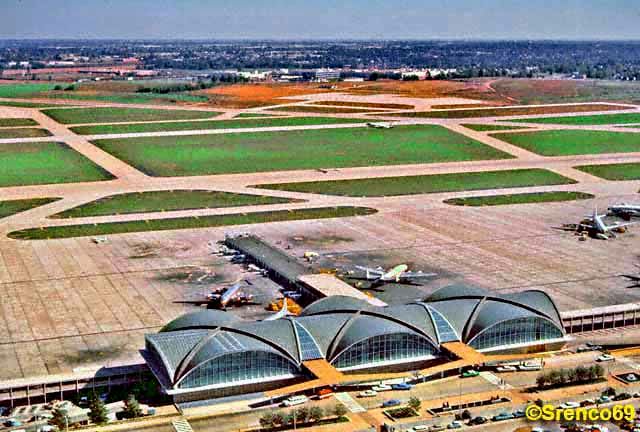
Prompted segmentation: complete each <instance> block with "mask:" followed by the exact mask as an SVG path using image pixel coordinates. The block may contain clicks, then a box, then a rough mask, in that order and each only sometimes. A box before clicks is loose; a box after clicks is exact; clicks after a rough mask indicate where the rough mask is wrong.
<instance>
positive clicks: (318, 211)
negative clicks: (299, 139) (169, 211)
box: [8, 207, 376, 240]
mask: <svg viewBox="0 0 640 432" xmlns="http://www.w3.org/2000/svg"><path fill="white" fill-rule="evenodd" d="M374 213H376V210H375V209H371V208H367V207H320V208H309V209H300V210H278V211H266V212H253V213H233V214H226V215H212V216H201V217H185V218H172V219H152V220H136V221H130V222H110V223H103V224H84V225H67V226H55V227H44V228H29V229H24V230H20V231H14V232H11V233H9V234H8V235H9V237H10V238H14V239H19V240H43V239H52V238H68V237H83V236H92V235H109V234H122V233H133V232H145V231H164V230H179V229H193V228H211V227H220V226H231V225H247V224H256V223H267V222H283V221H295V220H308V219H328V218H338V217H351V216H367V215H371V214H374Z"/></svg>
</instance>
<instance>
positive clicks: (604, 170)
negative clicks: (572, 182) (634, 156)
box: [575, 163, 640, 181]
mask: <svg viewBox="0 0 640 432" xmlns="http://www.w3.org/2000/svg"><path fill="white" fill-rule="evenodd" d="M575 168H576V169H578V170H580V171H584V172H586V173H588V174H591V175H594V176H596V177H600V178H603V179H606V180H611V181H625V180H640V163H627V164H606V165H582V166H577V167H575Z"/></svg>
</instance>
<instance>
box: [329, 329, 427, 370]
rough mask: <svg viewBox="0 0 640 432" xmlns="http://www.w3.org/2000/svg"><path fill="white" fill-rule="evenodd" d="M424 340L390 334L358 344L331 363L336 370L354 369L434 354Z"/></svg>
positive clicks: (400, 334)
mask: <svg viewBox="0 0 640 432" xmlns="http://www.w3.org/2000/svg"><path fill="white" fill-rule="evenodd" d="M435 352H436V351H435V349H434V347H433V345H431V344H430V343H429V342H428V341H427V340H426V339H424V338H423V337H420V336H418V335H413V334H409V333H390V334H385V335H380V336H374V337H372V338H369V339H366V340H363V341H361V342H358V343H356V344H354V345H353V346H351V347H350V348H348V349H347V350H345V351H344V352H342V353H341V354H340V355H339V356H338V357H336V358H335V359H334V360H333V361H332V362H331V363H332V364H333V365H334V366H335V367H336V368H338V369H341V368H356V367H358V366H364V365H373V366H375V364H376V363H383V362H389V361H396V360H408V361H411V359H412V358H420V357H425V356H429V355H434V354H435Z"/></svg>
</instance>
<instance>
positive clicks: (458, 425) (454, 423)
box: [447, 420, 462, 429]
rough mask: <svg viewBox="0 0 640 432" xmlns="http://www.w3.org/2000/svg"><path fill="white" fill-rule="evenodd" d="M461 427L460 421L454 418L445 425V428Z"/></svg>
mask: <svg viewBox="0 0 640 432" xmlns="http://www.w3.org/2000/svg"><path fill="white" fill-rule="evenodd" d="M461 427H462V422H461V421H458V420H454V421H452V422H451V423H449V424H448V425H447V429H460V428H461Z"/></svg>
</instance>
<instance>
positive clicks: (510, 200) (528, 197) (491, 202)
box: [444, 191, 594, 207]
mask: <svg viewBox="0 0 640 432" xmlns="http://www.w3.org/2000/svg"><path fill="white" fill-rule="evenodd" d="M591 198H594V196H593V195H591V194H588V193H583V192H563V191H554V192H532V193H521V194H509V195H490V196H477V197H466V198H452V199H448V200H445V201H444V202H445V203H447V204H452V205H459V206H471V207H482V206H497V205H509V204H531V203H544V202H558V201H577V200H585V199H591Z"/></svg>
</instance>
